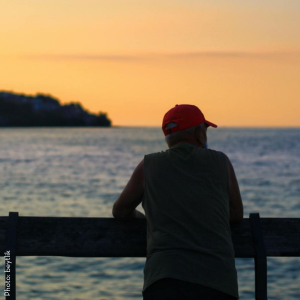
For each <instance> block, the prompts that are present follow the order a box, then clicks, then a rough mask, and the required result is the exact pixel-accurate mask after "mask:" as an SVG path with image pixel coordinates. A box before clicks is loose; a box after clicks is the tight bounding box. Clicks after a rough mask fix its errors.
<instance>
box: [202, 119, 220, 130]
mask: <svg viewBox="0 0 300 300" xmlns="http://www.w3.org/2000/svg"><path fill="white" fill-rule="evenodd" d="M204 123H205V124H206V125H208V126H211V127H214V128H217V127H218V126H217V125H216V124H214V123H212V122H209V121H207V120H205V121H204Z"/></svg>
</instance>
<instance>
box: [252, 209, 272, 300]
mask: <svg viewBox="0 0 300 300" xmlns="http://www.w3.org/2000/svg"><path fill="white" fill-rule="evenodd" d="M249 218H250V224H251V229H252V233H253V241H254V248H255V256H254V262H255V299H256V300H267V299H268V298H267V256H266V249H265V244H264V238H263V233H262V228H261V224H260V217H259V213H251V214H250V216H249Z"/></svg>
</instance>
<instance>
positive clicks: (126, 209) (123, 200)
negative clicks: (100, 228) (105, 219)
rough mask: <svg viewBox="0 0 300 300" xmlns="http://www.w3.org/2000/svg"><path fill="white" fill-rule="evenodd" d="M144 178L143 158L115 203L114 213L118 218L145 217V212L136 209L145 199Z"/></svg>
mask: <svg viewBox="0 0 300 300" xmlns="http://www.w3.org/2000/svg"><path fill="white" fill-rule="evenodd" d="M144 178H145V176H144V160H142V161H141V162H140V163H139V164H138V166H137V167H136V169H135V170H134V172H133V174H132V176H131V178H130V180H129V182H128V183H127V185H126V187H125V188H124V190H123V192H122V193H121V195H120V197H119V198H118V200H117V201H116V202H115V203H114V206H113V209H112V214H113V216H114V217H115V218H116V219H122V220H130V219H133V218H145V215H144V214H143V213H141V212H140V211H138V210H136V209H135V208H136V207H137V206H138V205H139V204H140V203H141V202H142V199H143V195H144V186H145V183H144V182H145V180H144Z"/></svg>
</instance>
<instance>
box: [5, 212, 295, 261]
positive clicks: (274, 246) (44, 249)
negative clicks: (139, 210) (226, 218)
mask: <svg viewBox="0 0 300 300" xmlns="http://www.w3.org/2000/svg"><path fill="white" fill-rule="evenodd" d="M260 220H261V225H262V228H263V235H264V241H265V247H266V253H267V256H287V257H288V256H300V218H261V219H260ZM7 221H8V217H0V251H1V252H2V253H3V252H4V251H5V249H4V248H5V241H6V232H7ZM146 226H147V223H146V219H134V220H129V221H120V220H116V219H113V218H71V217H22V216H21V217H19V219H18V241H17V255H18V256H42V255H44V256H73V257H145V256H146ZM231 232H232V240H233V244H234V249H235V255H236V257H254V247H253V238H252V233H251V228H250V222H249V219H247V218H246V219H244V220H243V221H242V222H241V223H236V224H232V225H231Z"/></svg>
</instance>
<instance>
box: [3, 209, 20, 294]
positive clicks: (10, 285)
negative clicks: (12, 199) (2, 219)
mask: <svg viewBox="0 0 300 300" xmlns="http://www.w3.org/2000/svg"><path fill="white" fill-rule="evenodd" d="M18 216H19V213H18V212H10V213H9V220H8V228H7V236H6V252H5V253H4V257H5V266H4V274H5V289H4V295H5V296H6V300H16V246H17V225H18Z"/></svg>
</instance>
